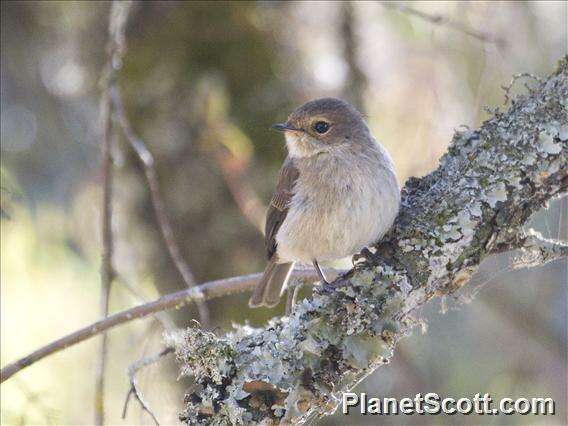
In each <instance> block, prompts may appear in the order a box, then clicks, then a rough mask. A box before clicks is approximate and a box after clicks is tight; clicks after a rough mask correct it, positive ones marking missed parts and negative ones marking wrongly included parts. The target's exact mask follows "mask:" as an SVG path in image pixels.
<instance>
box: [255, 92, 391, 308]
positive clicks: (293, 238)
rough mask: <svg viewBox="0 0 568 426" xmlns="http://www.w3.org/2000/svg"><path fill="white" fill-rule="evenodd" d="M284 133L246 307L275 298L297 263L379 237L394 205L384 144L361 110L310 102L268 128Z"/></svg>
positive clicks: (329, 101)
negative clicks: (258, 269)
mask: <svg viewBox="0 0 568 426" xmlns="http://www.w3.org/2000/svg"><path fill="white" fill-rule="evenodd" d="M272 128H273V129H275V130H277V131H280V132H282V133H284V137H285V141H286V147H287V151H288V156H287V157H286V159H285V161H284V163H283V165H282V168H281V169H280V176H279V179H278V183H277V185H276V190H275V192H274V195H273V196H272V199H271V201H270V205H269V207H268V212H267V216H266V224H265V244H266V252H267V258H268V264H267V266H266V268H265V270H264V273H263V274H262V277H261V279H260V281H259V282H258V283H257V285H256V287H255V289H254V290H253V293H252V295H251V297H250V300H249V306H250V307H251V308H254V307H261V306H265V307H273V306H276V305H277V304H278V303H279V300H280V297H281V294H282V292H283V290H284V289H285V287H286V284H287V282H288V280H289V278H290V275H291V273H292V271H293V269H294V265H295V264H296V263H300V264H312V265H313V266H314V268H315V270H316V272H317V274H318V276H319V278H320V280H321V282H322V283H324V284H329V283H328V281H327V279H326V277H325V275H324V272H323V271H322V268H321V266H320V263H321V262H329V261H333V260H338V259H343V258H346V257H348V256H352V255H354V254H357V253H359V252H360V251H361V250H362V249H364V248H366V247H368V246H369V245H370V244H372V243H374V242H376V241H378V240H380V238H381V237H382V236H384V234H385V233H386V232H387V231H388V230H389V229H390V228H391V227H392V225H393V223H394V220H395V218H396V216H397V213H398V210H399V206H400V187H399V183H398V180H397V177H396V173H395V167H394V163H393V160H392V159H391V156H390V155H389V153H388V152H387V150H386V149H385V148H384V147H383V146H382V145H381V144H380V143H379V142H378V141H377V140H376V139H375V138H374V137H373V135H372V134H371V131H370V130H369V127H368V126H367V124H366V122H365V119H364V116H363V115H362V114H361V113H360V112H359V111H358V110H357V109H356V108H355V107H354V106H352V105H351V104H349V103H348V102H346V101H343V100H341V99H336V98H321V99H315V100H312V101H309V102H307V103H305V104H303V105H302V106H300V107H299V108H297V109H296V110H294V111H293V112H292V114H290V116H289V117H288V119H287V121H286V122H284V123H278V124H275V125H273V126H272Z"/></svg>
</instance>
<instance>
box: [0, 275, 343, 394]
mask: <svg viewBox="0 0 568 426" xmlns="http://www.w3.org/2000/svg"><path fill="white" fill-rule="evenodd" d="M337 272H338V271H336V270H333V269H326V274H330V275H333V274H334V273H335V274H337ZM261 276H262V273H255V274H249V275H242V276H239V277H231V278H223V279H220V280H215V281H209V282H207V283H204V284H201V285H200V286H197V287H192V288H188V289H185V290H182V291H178V292H176V293H171V294H167V295H165V296H162V297H160V298H159V299H157V300H154V301H152V302H150V303H144V304H142V305H138V306H135V307H134V308H130V309H126V310H124V311H122V312H117V313H116V314H113V315H110V316H108V317H107V318H103V319H101V320H99V321H96V322H94V323H92V324H90V325H88V326H86V327H83V328H81V329H80V330H77V331H75V332H73V333H71V334H68V335H67V336H64V337H62V338H60V339H58V340H55V341H53V342H51V343H49V344H48V345H45V346H43V347H41V348H39V349H38V350H36V351H34V352H32V353H31V354H29V355H27V356H25V357H23V358H21V359H19V360H17V361H15V362H13V363H11V364H8V365H7V366H5V367H4V368H2V370H0V383H2V382H4V381H5V380H8V379H9V378H10V377H12V376H13V375H14V374H16V373H18V372H19V371H21V370H22V369H24V368H26V367H28V366H30V365H32V364H34V363H36V362H37V361H39V360H41V359H43V358H45V357H46V356H49V355H51V354H54V353H56V352H59V351H61V350H63V349H67V348H68V347H70V346H73V345H76V344H77V343H80V342H83V341H84V340H87V339H90V338H91V337H94V336H96V335H98V334H100V333H104V332H105V331H107V330H109V329H111V328H113V327H116V326H118V325H121V324H126V323H128V322H130V321H133V320H135V319H140V318H145V317H147V316H149V315H153V314H154V313H156V312H161V311H165V310H167V309H174V308H175V309H177V308H180V307H182V306H184V305H187V304H189V303H192V302H195V301H196V300H212V299H215V298H218V297H223V296H228V295H231V294H236V293H241V292H243V291H247V290H251V289H252V288H253V287H254V286H255V285H256V284H257V282H258V280H259V279H260V277H261ZM292 276H293V277H295V278H300V279H305V280H311V281H316V280H318V275H317V274H316V272H315V270H313V269H311V268H310V269H296V270H294V272H293V275H292Z"/></svg>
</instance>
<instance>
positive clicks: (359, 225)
mask: <svg viewBox="0 0 568 426" xmlns="http://www.w3.org/2000/svg"><path fill="white" fill-rule="evenodd" d="M369 172H370V171H369V170H362V171H361V170H354V169H353V167H349V169H346V170H345V173H344V176H338V174H341V173H340V170H339V171H338V169H334V176H333V177H331V178H330V179H326V177H325V176H323V179H321V180H320V181H319V183H318V184H317V185H315V187H314V185H304V183H305V181H304V182H302V181H301V178H300V179H299V181H298V182H297V184H296V187H295V188H296V191H295V194H294V196H293V198H292V201H291V204H290V210H289V211H288V215H287V216H286V219H285V221H284V223H283V224H282V226H281V228H280V230H279V231H278V234H277V236H276V242H277V253H278V257H279V258H280V259H282V260H284V261H297V262H303V263H309V262H312V261H313V260H314V259H315V260H318V261H329V260H335V259H340V258H343V257H346V256H351V255H353V254H355V253H357V252H359V251H360V250H361V249H362V248H363V247H365V246H367V245H369V244H371V243H373V242H375V241H377V240H378V239H380V237H382V236H383V235H384V234H385V232H386V231H388V229H389V228H390V227H391V225H392V223H393V221H394V218H395V216H396V214H397V212H398V203H399V197H400V195H399V189H398V184H397V182H396V178H395V177H394V175H393V174H392V173H391V172H389V171H388V170H385V169H379V170H378V169H377V168H376V167H375V168H374V170H372V171H371V172H370V173H369ZM373 175H374V176H373ZM300 176H301V175H300ZM334 182H335V183H334ZM312 183H313V182H312ZM308 188H310V190H308Z"/></svg>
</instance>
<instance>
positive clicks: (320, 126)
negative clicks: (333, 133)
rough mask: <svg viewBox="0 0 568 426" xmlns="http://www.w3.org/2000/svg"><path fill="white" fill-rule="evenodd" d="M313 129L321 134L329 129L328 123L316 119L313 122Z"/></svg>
mask: <svg viewBox="0 0 568 426" xmlns="http://www.w3.org/2000/svg"><path fill="white" fill-rule="evenodd" d="M314 130H315V131H316V132H318V133H319V134H320V135H323V134H324V133H325V132H327V131H328V130H329V124H328V123H326V122H325V121H318V122H316V124H314Z"/></svg>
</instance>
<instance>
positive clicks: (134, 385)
mask: <svg viewBox="0 0 568 426" xmlns="http://www.w3.org/2000/svg"><path fill="white" fill-rule="evenodd" d="M173 351H174V350H173V348H170V347H167V348H165V349H163V350H162V351H160V352H159V353H157V354H156V355H153V356H150V357H147V358H141V359H139V360H138V361H136V362H135V363H133V364H132V365H130V367H128V379H129V380H130V390H129V391H128V394H127V395H126V401H124V408H123V409H122V418H123V419H124V418H126V412H127V410H128V403H129V401H130V397H131V396H132V395H134V397H135V398H136V400H137V401H138V403H139V404H140V406H141V407H142V410H144V411H146V412H147V413H148V414H149V415H150V417H152V420H153V421H154V423H155V424H156V425H158V426H159V425H160V422H159V421H158V419H157V418H156V415H155V414H154V413H153V412H152V410H151V409H150V407H149V406H148V404H147V403H146V401H145V400H144V397H143V396H142V392H141V391H140V389H139V388H138V379H137V378H136V374H138V371H139V370H141V369H142V368H144V367H148V366H149V365H152V364H154V363H156V362H158V361H159V360H160V359H161V358H162V357H164V356H166V355H167V354H169V353H172V352H173Z"/></svg>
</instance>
